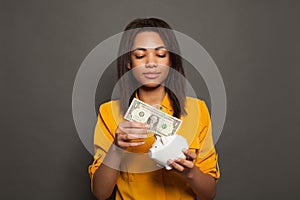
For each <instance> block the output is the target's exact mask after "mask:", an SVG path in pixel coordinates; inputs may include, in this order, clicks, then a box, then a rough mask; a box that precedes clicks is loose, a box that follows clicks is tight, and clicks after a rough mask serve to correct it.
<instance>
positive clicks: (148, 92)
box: [138, 85, 166, 106]
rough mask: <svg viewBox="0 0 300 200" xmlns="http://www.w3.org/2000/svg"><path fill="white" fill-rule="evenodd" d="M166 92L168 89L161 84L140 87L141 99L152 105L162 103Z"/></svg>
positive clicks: (139, 94)
mask: <svg viewBox="0 0 300 200" xmlns="http://www.w3.org/2000/svg"><path fill="white" fill-rule="evenodd" d="M165 94H166V91H165V87H164V86H163V85H160V86H158V87H156V88H147V87H144V86H142V87H140V88H139V89H138V96H139V99H140V100H142V101H143V102H145V103H147V104H149V105H152V106H153V105H157V104H161V102H162V101H163V99H164V97H165Z"/></svg>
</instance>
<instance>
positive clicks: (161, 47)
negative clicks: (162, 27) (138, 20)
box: [128, 32, 170, 87]
mask: <svg viewBox="0 0 300 200" xmlns="http://www.w3.org/2000/svg"><path fill="white" fill-rule="evenodd" d="M131 63H132V65H131V66H128V67H129V68H132V69H134V70H133V75H134V77H135V78H136V80H137V81H138V82H139V83H141V84H142V85H144V86H146V87H157V86H159V85H160V84H162V83H163V82H164V80H165V79H166V77H167V75H168V72H169V66H170V55H169V52H168V51H167V49H166V47H165V44H164V42H163V40H162V39H161V37H160V36H159V34H158V33H156V32H141V33H139V34H138V35H137V36H136V37H135V39H134V43H133V47H132V52H131Z"/></svg>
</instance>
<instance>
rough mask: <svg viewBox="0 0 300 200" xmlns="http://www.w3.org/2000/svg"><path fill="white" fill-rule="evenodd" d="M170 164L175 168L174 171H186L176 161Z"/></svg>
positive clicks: (170, 161) (169, 161)
mask: <svg viewBox="0 0 300 200" xmlns="http://www.w3.org/2000/svg"><path fill="white" fill-rule="evenodd" d="M168 163H169V165H170V166H171V167H173V169H175V170H177V171H179V172H183V171H184V167H183V166H181V165H179V164H178V163H176V162H175V161H174V160H168Z"/></svg>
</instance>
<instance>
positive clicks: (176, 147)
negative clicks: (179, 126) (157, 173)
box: [149, 134, 188, 170]
mask: <svg viewBox="0 0 300 200" xmlns="http://www.w3.org/2000/svg"><path fill="white" fill-rule="evenodd" d="M183 148H185V149H188V143H187V141H186V139H185V138H184V137H182V136H181V135H176V134H175V135H172V136H168V137H164V136H163V137H161V138H158V139H157V140H156V141H155V142H154V143H153V145H152V147H151V149H150V150H149V157H150V158H152V159H154V160H155V161H156V162H157V163H158V164H159V165H161V166H164V167H165V168H166V169H167V170H170V169H172V167H171V166H169V165H168V160H169V159H172V160H175V159H177V158H184V159H185V158H186V157H185V155H184V154H183V153H182V149H183Z"/></svg>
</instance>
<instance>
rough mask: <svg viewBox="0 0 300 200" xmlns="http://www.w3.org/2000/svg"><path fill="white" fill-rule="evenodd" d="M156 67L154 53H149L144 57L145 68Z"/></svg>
mask: <svg viewBox="0 0 300 200" xmlns="http://www.w3.org/2000/svg"><path fill="white" fill-rule="evenodd" d="M153 67H157V63H156V58H155V54H154V53H152V52H151V53H149V54H148V55H147V59H146V68H153Z"/></svg>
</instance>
